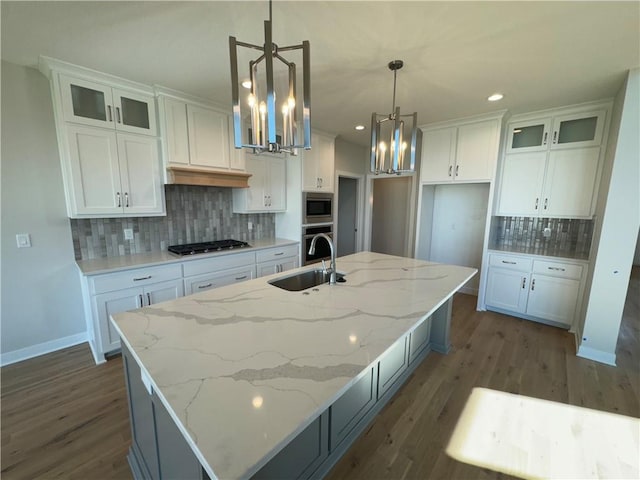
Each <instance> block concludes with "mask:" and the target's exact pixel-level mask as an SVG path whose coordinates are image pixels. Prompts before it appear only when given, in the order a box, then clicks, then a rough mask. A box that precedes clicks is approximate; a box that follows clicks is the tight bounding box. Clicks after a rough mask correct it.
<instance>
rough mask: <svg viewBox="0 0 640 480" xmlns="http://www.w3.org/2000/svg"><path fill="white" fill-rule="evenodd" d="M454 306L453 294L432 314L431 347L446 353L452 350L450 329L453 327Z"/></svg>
mask: <svg viewBox="0 0 640 480" xmlns="http://www.w3.org/2000/svg"><path fill="white" fill-rule="evenodd" d="M452 306H453V295H452V296H450V297H449V298H448V299H447V301H446V302H444V303H443V304H442V305H441V306H440V307H439V308H438V309H437V310H436V311H435V312H433V315H432V316H431V349H432V350H434V351H436V352H438V353H442V354H445V355H446V354H447V353H449V351H450V350H451V343H450V341H449V331H450V329H451V308H452Z"/></svg>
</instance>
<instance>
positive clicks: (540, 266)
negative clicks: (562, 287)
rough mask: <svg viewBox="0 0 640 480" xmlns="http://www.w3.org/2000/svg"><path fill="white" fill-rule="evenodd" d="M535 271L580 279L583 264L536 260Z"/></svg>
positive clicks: (534, 263)
mask: <svg viewBox="0 0 640 480" xmlns="http://www.w3.org/2000/svg"><path fill="white" fill-rule="evenodd" d="M533 273H540V274H544V275H550V276H553V277H563V278H575V279H577V280H580V278H582V265H577V264H575V263H561V262H548V261H544V260H534V262H533Z"/></svg>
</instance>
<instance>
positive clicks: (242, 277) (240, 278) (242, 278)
mask: <svg viewBox="0 0 640 480" xmlns="http://www.w3.org/2000/svg"><path fill="white" fill-rule="evenodd" d="M245 278H247V276H246V275H243V276H241V277H236V280H244V279H245Z"/></svg>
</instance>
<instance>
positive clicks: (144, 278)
mask: <svg viewBox="0 0 640 480" xmlns="http://www.w3.org/2000/svg"><path fill="white" fill-rule="evenodd" d="M150 278H151V275H147V276H146V277H138V278H134V279H133V281H134V282H139V281H140V280H149V279H150Z"/></svg>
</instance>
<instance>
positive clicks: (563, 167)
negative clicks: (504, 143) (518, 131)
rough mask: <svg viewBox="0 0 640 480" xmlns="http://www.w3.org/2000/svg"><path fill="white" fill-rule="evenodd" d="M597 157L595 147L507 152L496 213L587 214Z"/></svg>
mask: <svg viewBox="0 0 640 480" xmlns="http://www.w3.org/2000/svg"><path fill="white" fill-rule="evenodd" d="M599 159H600V148H599V147H584V148H573V149H559V150H552V151H551V152H548V153H547V152H528V153H515V154H510V155H507V156H506V157H505V160H504V165H503V170H502V180H501V187H500V199H499V204H498V215H502V216H519V215H527V216H553V217H567V218H576V217H590V216H591V214H592V212H593V199H594V194H595V191H596V184H595V183H596V179H597V175H598V163H599Z"/></svg>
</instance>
